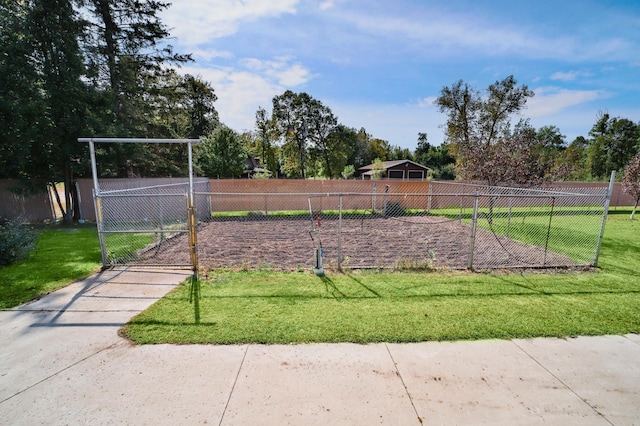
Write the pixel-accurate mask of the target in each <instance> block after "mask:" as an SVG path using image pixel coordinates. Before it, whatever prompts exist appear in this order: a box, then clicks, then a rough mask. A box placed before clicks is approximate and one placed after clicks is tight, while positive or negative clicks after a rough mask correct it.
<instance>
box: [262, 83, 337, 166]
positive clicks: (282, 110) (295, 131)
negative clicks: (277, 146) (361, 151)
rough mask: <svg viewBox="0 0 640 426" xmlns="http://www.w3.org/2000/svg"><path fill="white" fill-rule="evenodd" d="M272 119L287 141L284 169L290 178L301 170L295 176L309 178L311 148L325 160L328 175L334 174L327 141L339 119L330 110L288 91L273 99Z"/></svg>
mask: <svg viewBox="0 0 640 426" xmlns="http://www.w3.org/2000/svg"><path fill="white" fill-rule="evenodd" d="M272 115H273V121H274V124H275V126H276V129H277V131H278V134H279V135H280V136H281V137H282V138H284V140H285V142H284V144H283V153H284V157H285V165H284V166H285V169H286V170H288V171H289V173H290V174H292V173H293V172H294V170H295V169H297V173H295V175H297V176H299V177H302V178H303V179H304V178H305V176H306V166H307V164H306V162H307V158H308V156H309V147H310V146H313V147H314V148H315V149H316V152H318V153H319V155H320V156H321V157H322V159H323V160H324V168H325V170H327V173H328V174H329V175H332V174H333V170H332V167H331V162H330V159H329V155H330V153H329V149H328V146H327V138H328V136H329V134H330V133H331V131H332V130H333V129H334V128H335V126H336V125H337V119H336V117H335V116H334V115H333V113H332V112H331V109H330V108H328V107H326V106H325V105H323V104H322V102H320V101H318V100H317V99H314V98H313V97H312V96H310V95H309V94H307V93H294V92H292V91H291V90H287V91H286V92H284V93H283V94H282V95H280V96H276V97H274V98H273V114H272ZM294 154H295V155H294ZM295 163H297V164H295ZM296 166H297V167H296Z"/></svg>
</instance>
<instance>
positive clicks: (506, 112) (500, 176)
mask: <svg viewBox="0 0 640 426" xmlns="http://www.w3.org/2000/svg"><path fill="white" fill-rule="evenodd" d="M533 95H534V93H533V92H532V91H530V90H529V88H528V87H527V86H526V85H521V86H517V82H516V80H515V79H514V77H513V76H509V77H507V78H505V79H504V80H502V81H496V82H495V83H493V84H491V85H490V86H489V87H488V88H487V89H486V91H485V94H484V96H483V95H482V94H481V93H480V92H479V91H478V90H476V89H474V88H473V87H471V86H470V85H469V84H467V83H464V82H463V81H462V80H459V81H458V82H456V83H454V84H453V85H452V86H451V87H444V88H443V89H442V90H441V92H440V96H439V97H438V98H437V99H436V101H435V104H436V105H438V107H439V109H440V112H442V113H446V114H447V127H446V136H447V141H448V143H449V144H450V146H451V149H452V151H453V153H454V154H455V155H456V159H457V165H458V167H457V168H458V174H459V176H460V177H462V178H463V179H479V180H484V181H487V183H488V184H489V185H496V184H498V183H512V184H525V183H531V182H534V181H536V180H537V178H538V175H539V173H540V171H539V164H540V162H539V161H534V162H533V163H531V162H525V161H522V160H524V157H523V158H522V159H516V158H514V154H515V153H520V154H522V155H523V156H525V157H527V159H531V157H532V155H533V154H531V153H532V152H533V151H535V147H534V146H533V145H535V143H534V142H535V132H534V134H533V135H532V134H531V131H530V128H529V126H528V124H527V123H526V122H520V123H519V124H518V125H517V126H516V129H515V130H514V131H512V130H511V123H510V119H511V117H512V116H513V115H515V114H517V113H519V112H520V111H521V110H522V109H523V108H524V107H525V105H526V102H527V99H528V98H530V97H532V96H533ZM515 160H517V161H515ZM488 164H491V166H490V167H489V166H488ZM516 167H519V168H521V169H519V170H515V168H516ZM522 167H524V170H523V169H522ZM505 179H506V180H505Z"/></svg>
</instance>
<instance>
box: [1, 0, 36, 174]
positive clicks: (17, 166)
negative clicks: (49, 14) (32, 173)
mask: <svg viewBox="0 0 640 426" xmlns="http://www.w3.org/2000/svg"><path fill="white" fill-rule="evenodd" d="M29 10H30V8H29V7H28V4H27V3H26V2H25V1H14V0H2V1H1V2H0V177H3V178H23V179H24V178H27V177H28V176H27V170H26V169H27V164H28V163H29V161H31V159H30V157H31V147H32V146H33V144H34V143H35V140H36V139H38V137H39V134H40V132H39V131H38V126H37V125H36V124H37V123H39V122H40V119H41V117H42V116H43V115H44V112H45V106H44V103H43V99H42V96H41V91H40V90H39V87H41V85H39V84H38V83H37V82H38V81H39V78H40V75H39V73H38V69H37V68H36V62H35V58H34V55H33V43H32V38H31V36H30V34H29V31H28V30H29V25H28V22H29Z"/></svg>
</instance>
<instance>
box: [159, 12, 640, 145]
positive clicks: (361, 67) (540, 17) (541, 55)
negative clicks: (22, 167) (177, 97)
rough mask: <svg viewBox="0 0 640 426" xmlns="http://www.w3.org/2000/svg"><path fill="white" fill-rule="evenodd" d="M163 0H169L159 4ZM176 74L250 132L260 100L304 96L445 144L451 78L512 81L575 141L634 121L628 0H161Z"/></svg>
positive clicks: (635, 86) (359, 120) (531, 110)
mask: <svg viewBox="0 0 640 426" xmlns="http://www.w3.org/2000/svg"><path fill="white" fill-rule="evenodd" d="M170 1H171V0H170ZM172 3H173V5H172V6H171V7H170V8H169V9H168V10H167V11H165V12H163V14H162V20H163V22H164V23H165V24H166V25H167V26H168V27H170V28H171V32H172V35H173V36H174V37H175V40H172V44H173V45H174V47H176V48H177V50H178V51H180V52H191V53H193V57H194V59H195V62H194V63H191V64H188V65H187V66H185V67H183V69H182V72H184V73H190V74H193V75H198V76H200V77H201V78H202V79H204V80H206V81H208V82H210V83H211V85H212V86H213V88H214V89H215V92H216V94H217V95H218V101H217V102H216V109H217V110H218V112H219V114H220V119H221V120H222V122H224V123H225V124H227V125H228V126H230V127H232V128H233V129H235V130H238V131H244V130H253V128H254V123H255V112H256V110H257V108H258V107H259V106H261V107H263V108H265V109H267V110H268V111H270V110H271V100H272V99H273V97H274V96H276V95H280V94H282V93H283V92H284V91H285V90H288V89H289V90H292V91H294V92H306V93H308V94H309V95H311V96H313V97H314V98H316V99H318V100H320V101H322V102H323V103H324V104H325V105H326V106H328V107H329V108H331V110H332V111H333V113H334V114H335V115H336V116H337V117H338V120H339V122H340V123H342V124H345V125H347V126H349V127H355V128H357V129H360V128H362V127H364V128H365V129H366V130H367V132H368V133H369V134H371V135H372V136H373V137H377V138H381V139H386V140H387V141H389V143H390V144H392V145H398V146H401V147H406V148H410V149H414V148H415V146H416V141H417V134H418V132H427V133H428V135H429V141H430V142H431V143H432V144H436V145H437V144H440V143H441V142H442V140H443V138H444V136H443V130H442V126H443V125H444V123H445V122H446V117H445V115H444V114H441V113H440V112H439V111H438V110H437V108H436V107H435V106H434V105H433V100H434V99H435V98H436V97H437V96H438V94H439V92H440V90H441V89H442V87H444V86H450V85H451V84H453V83H455V82H456V81H458V80H460V79H462V80H464V81H465V82H468V83H470V84H472V85H473V86H474V87H476V88H477V89H485V88H486V87H487V86H488V85H489V84H491V83H493V82H495V81H496V80H502V79H503V78H505V77H507V76H508V75H511V74H512V75H514V77H515V78H516V80H517V81H518V83H519V84H526V85H527V86H529V88H530V89H532V90H533V91H534V92H535V93H536V95H535V97H533V98H531V99H530V100H529V102H528V103H527V105H528V106H527V108H526V109H525V110H524V111H523V113H522V116H523V117H525V118H529V119H530V120H531V124H532V125H533V126H535V127H536V128H539V127H541V126H545V125H555V126H558V127H559V128H560V130H561V132H562V133H563V134H564V135H566V138H567V142H571V141H572V140H573V139H574V138H575V137H576V136H580V135H582V136H587V134H588V132H589V130H590V129H591V126H592V125H593V124H594V122H595V120H596V116H597V114H598V112H599V111H603V112H604V111H606V112H608V113H609V114H611V115H612V116H620V117H624V118H628V119H631V120H633V121H634V122H638V120H640V2H638V1H637V0H629V1H622V0H620V1H602V0H600V1H595V0H578V1H574V0H555V1H548V0H537V1H535V2H534V1H531V2H525V1H518V0H516V1H513V0H511V1H503V0H495V1H482V0H476V1H472V0H448V1H431V0H422V1H420V0H394V1H384V0H370V1H364V0H353V1H349V0H326V1H325V0H318V1H307V0H269V1H266V0H172Z"/></svg>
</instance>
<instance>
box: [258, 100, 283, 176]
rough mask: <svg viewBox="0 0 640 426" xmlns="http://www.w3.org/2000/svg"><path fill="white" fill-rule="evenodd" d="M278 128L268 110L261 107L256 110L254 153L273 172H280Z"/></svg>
mask: <svg viewBox="0 0 640 426" xmlns="http://www.w3.org/2000/svg"><path fill="white" fill-rule="evenodd" d="M277 139H278V134H277V129H276V127H275V124H274V122H273V120H272V119H271V117H270V116H269V114H268V113H267V111H266V110H265V109H264V108H262V107H259V108H258V110H257V111H256V125H255V139H254V146H253V147H252V152H251V153H252V154H253V155H254V156H255V157H258V158H259V159H260V161H261V164H262V166H263V167H265V168H266V169H267V170H269V171H270V172H272V173H279V172H280V170H279V167H278V149H277V146H276V141H277Z"/></svg>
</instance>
